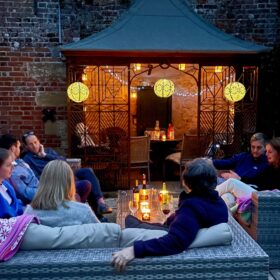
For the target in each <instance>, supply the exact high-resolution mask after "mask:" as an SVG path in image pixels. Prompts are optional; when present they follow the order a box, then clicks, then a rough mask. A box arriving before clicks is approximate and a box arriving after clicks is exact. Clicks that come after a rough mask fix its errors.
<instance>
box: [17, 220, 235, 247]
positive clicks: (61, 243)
mask: <svg viewBox="0 0 280 280" xmlns="http://www.w3.org/2000/svg"><path fill="white" fill-rule="evenodd" d="M166 233H167V232H166V231H161V230H147V229H140V228H137V229H132V228H128V229H124V230H122V231H121V229H120V226H119V225H117V224H113V223H108V224H106V223H97V224H84V225H74V226H64V227H55V228H52V227H47V226H43V225H37V224H30V226H29V227H28V229H27V231H26V233H25V235H24V238H23V242H22V244H21V249H22V250H40V249H81V248H116V247H128V246H132V245H133V242H134V241H137V240H149V239H152V238H159V237H161V236H163V235H165V234H166ZM231 240H232V234H231V230H230V227H229V226H228V224H219V225H216V226H213V227H210V228H207V229H201V230H200V231H199V232H198V234H197V236H196V238H195V240H194V241H193V243H192V244H191V245H190V248H194V247H207V246H216V245H227V244H230V243H231Z"/></svg>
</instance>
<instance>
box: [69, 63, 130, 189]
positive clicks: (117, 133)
mask: <svg viewBox="0 0 280 280" xmlns="http://www.w3.org/2000/svg"><path fill="white" fill-rule="evenodd" d="M73 71H74V72H75V74H74V73H72V75H70V77H71V76H72V77H75V78H76V80H77V78H79V77H80V76H81V73H82V74H84V76H85V77H86V78H85V79H84V81H83V82H84V83H85V84H86V85H87V86H88V88H89V92H90V94H89V97H88V99H87V100H86V101H84V102H83V103H82V104H77V103H74V102H69V106H68V122H69V142H70V143H71V144H70V147H71V155H72V156H81V157H82V158H83V160H84V163H85V165H87V166H91V167H93V168H94V170H95V172H97V173H98V177H99V179H100V181H101V182H102V183H103V184H106V185H108V188H112V187H114V188H118V187H123V186H128V175H126V176H124V174H122V172H121V170H122V165H124V163H123V162H122V160H121V155H120V151H121V150H122V152H124V149H126V150H127V151H126V152H127V153H129V151H128V147H129V143H128V142H129V119H130V118H129V92H128V67H126V66H87V67H84V68H79V69H74V70H73ZM70 82H71V81H70ZM80 123H82V124H83V125H82V127H83V130H82V131H78V132H79V133H81V135H80V134H79V133H77V125H78V124H80ZM78 126H79V125H78ZM79 138H84V139H85V140H87V139H88V140H89V142H91V140H90V139H92V141H93V142H94V146H93V145H89V144H90V143H86V144H85V145H84V147H81V143H79ZM74 139H76V142H75V141H74ZM121 143H125V144H123V146H122V147H120V145H121ZM127 160H128V157H127ZM126 164H128V163H126ZM111 177H112V178H111ZM109 179H110V180H109ZM107 181H108V182H107ZM109 181H110V182H109Z"/></svg>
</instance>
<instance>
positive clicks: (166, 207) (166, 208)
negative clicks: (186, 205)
mask: <svg viewBox="0 0 280 280" xmlns="http://www.w3.org/2000/svg"><path fill="white" fill-rule="evenodd" d="M160 209H161V211H162V213H163V214H164V215H165V216H166V217H168V215H169V214H170V212H171V205H170V203H169V202H166V203H162V204H161V205H160Z"/></svg>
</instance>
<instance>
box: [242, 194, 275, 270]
mask: <svg viewBox="0 0 280 280" xmlns="http://www.w3.org/2000/svg"><path fill="white" fill-rule="evenodd" d="M252 201H253V209H252V223H251V224H250V226H247V225H245V224H244V223H243V222H242V221H241V220H240V219H239V217H237V220H238V222H239V223H240V224H241V225H242V227H243V228H244V229H245V230H246V231H247V232H248V233H249V234H250V235H251V236H252V237H253V239H254V240H256V241H257V243H258V244H259V245H260V246H261V247H262V248H263V250H264V251H265V252H266V253H267V254H268V255H269V263H270V268H279V267H280V192H254V193H253V194H252Z"/></svg>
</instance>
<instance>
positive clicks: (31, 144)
mask: <svg viewBox="0 0 280 280" xmlns="http://www.w3.org/2000/svg"><path fill="white" fill-rule="evenodd" d="M22 141H23V143H24V144H25V146H26V148H27V152H26V154H25V155H24V157H23V160H24V161H25V162H26V163H28V164H29V166H30V167H31V168H32V170H33V171H34V173H35V175H36V176H37V177H38V178H39V177H40V175H41V173H42V171H43V169H44V167H45V166H46V165H47V163H48V162H50V161H52V160H55V159H60V160H66V159H65V158H64V157H63V156H61V155H59V154H58V153H57V152H56V151H54V150H53V149H51V148H44V146H43V145H42V144H41V143H40V141H39V139H38V138H37V136H36V135H35V134H34V132H33V131H29V132H27V133H25V134H24V135H23V137H22ZM75 177H76V178H77V179H78V181H76V189H77V193H78V194H79V195H80V197H81V198H82V197H87V198H88V201H89V204H90V205H91V207H92V208H93V210H94V211H95V212H97V214H100V215H102V214H107V213H111V212H112V208H110V207H108V206H107V205H106V204H105V201H104V197H103V194H102V192H101V187H100V183H99V180H98V178H97V177H96V175H95V174H94V172H93V170H92V169H91V168H80V169H78V170H77V171H76V172H75ZM81 181H82V184H81ZM88 183H90V184H91V187H90V190H89V191H88ZM85 200H86V198H85ZM82 202H84V201H82Z"/></svg>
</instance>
